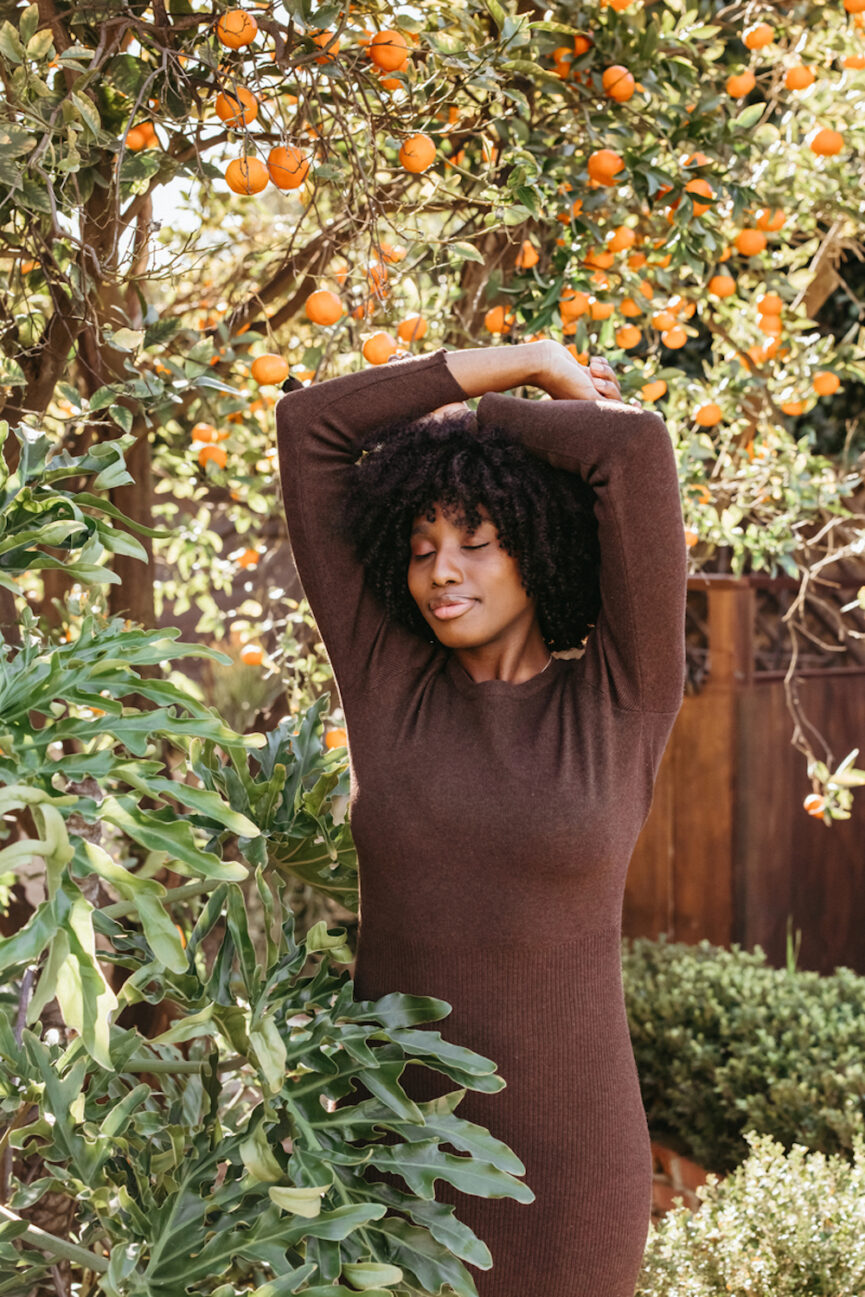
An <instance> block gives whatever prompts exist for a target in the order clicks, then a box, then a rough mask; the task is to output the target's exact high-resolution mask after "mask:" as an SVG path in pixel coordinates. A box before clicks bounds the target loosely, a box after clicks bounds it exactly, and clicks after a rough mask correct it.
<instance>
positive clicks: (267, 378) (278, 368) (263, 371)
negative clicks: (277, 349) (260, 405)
mask: <svg viewBox="0 0 865 1297" xmlns="http://www.w3.org/2000/svg"><path fill="white" fill-rule="evenodd" d="M250 373H251V374H252V377H253V378H254V379H255V381H256V383H284V382H285V380H286V379H287V378H288V362H287V361H285V360H283V358H282V356H277V355H275V354H274V353H273V352H268V353H267V354H266V355H264V356H256V358H255V360H254V361H253V362H252V368H251V370H250Z"/></svg>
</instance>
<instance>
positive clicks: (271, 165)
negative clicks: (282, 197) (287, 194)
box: [267, 144, 309, 189]
mask: <svg viewBox="0 0 865 1297" xmlns="http://www.w3.org/2000/svg"><path fill="white" fill-rule="evenodd" d="M308 172H309V159H308V158H306V157H304V155H303V154H302V153H301V151H300V149H296V148H294V146H293V145H291V144H289V145H285V144H277V146H276V148H273V149H271V150H270V152H269V153H268V155H267V173H268V175H269V176H270V178H271V180H272V181H273V183H274V184H275V185H276V187H277V189H298V188H299V187H300V186H301V185H302V184H303V182H304V180H306V177H307V173H308Z"/></svg>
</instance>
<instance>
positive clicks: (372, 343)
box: [361, 329, 397, 365]
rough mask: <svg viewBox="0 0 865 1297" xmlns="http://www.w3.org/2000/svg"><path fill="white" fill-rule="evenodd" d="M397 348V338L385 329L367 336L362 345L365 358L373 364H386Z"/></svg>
mask: <svg viewBox="0 0 865 1297" xmlns="http://www.w3.org/2000/svg"><path fill="white" fill-rule="evenodd" d="M396 350H397V345H396V339H395V338H394V337H392V336H391V334H389V333H385V332H384V330H383V329H380V330H379V331H378V333H374V334H373V335H372V337H370V338H367V340H366V342H365V343H364V344H363V346H362V347H361V351H362V353H363V358H364V360H368V361H369V363H370V364H371V365H383V364H385V362H386V361H388V360H390V358H391V356H392V355H393V353H394V352H395V351H396Z"/></svg>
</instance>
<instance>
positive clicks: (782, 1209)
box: [635, 1132, 865, 1297]
mask: <svg viewBox="0 0 865 1297" xmlns="http://www.w3.org/2000/svg"><path fill="white" fill-rule="evenodd" d="M746 1145H747V1147H748V1149H749V1151H750V1152H749V1156H748V1157H746V1159H745V1161H744V1162H742V1163H741V1164H740V1166H739V1167H737V1169H736V1170H735V1171H733V1172H732V1173H731V1174H730V1175H729V1176H728V1177H727V1178H726V1179H725V1180H723V1181H721V1182H718V1181H717V1180H716V1177H714V1176H711V1177H710V1179H709V1182H708V1183H707V1184H705V1185H703V1186H702V1187H701V1188H700V1189H698V1190H697V1193H698V1196H699V1197H700V1199H701V1200H702V1201H701V1206H700V1209H699V1211H697V1212H691V1211H690V1210H689V1209H688V1208H687V1207H679V1208H678V1209H677V1210H675V1211H671V1212H668V1213H667V1214H666V1215H665V1216H664V1217H663V1218H662V1219H661V1221H660V1222H659V1224H658V1225H657V1227H656V1228H653V1229H652V1230H651V1231H650V1234H649V1241H648V1244H647V1247H646V1252H645V1255H644V1257H643V1265H642V1269H641V1271H640V1277H639V1280H638V1282H637V1288H636V1293H635V1297H719V1294H727V1293H733V1294H735V1295H736V1297H817V1295H818V1294H825V1295H826V1297H861V1294H862V1293H863V1292H865V1230H863V1228H862V1222H863V1214H862V1212H863V1202H865V1143H863V1140H862V1137H861V1136H859V1135H857V1136H855V1138H854V1146H853V1150H852V1152H853V1159H852V1161H849V1160H848V1159H847V1158H846V1157H840V1156H834V1157H833V1156H829V1157H827V1156H825V1155H824V1154H822V1153H809V1152H808V1150H807V1149H806V1148H805V1147H804V1146H803V1145H802V1144H796V1145H794V1147H793V1148H792V1149H791V1150H790V1151H789V1153H788V1152H785V1150H784V1149H783V1148H782V1146H781V1145H780V1144H779V1143H778V1142H777V1141H776V1140H773V1139H772V1137H771V1136H770V1135H757V1134H755V1133H753V1132H750V1133H749V1134H748V1136H747V1137H746Z"/></svg>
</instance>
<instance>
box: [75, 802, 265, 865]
mask: <svg viewBox="0 0 865 1297" xmlns="http://www.w3.org/2000/svg"><path fill="white" fill-rule="evenodd" d="M100 817H101V818H102V819H103V820H107V821H108V823H109V824H114V825H115V826H116V827H117V828H118V829H122V830H123V832H124V833H127V834H128V835H129V837H130V838H132V839H133V841H135V842H138V843H139V844H140V845H141V846H142V847H146V848H147V850H148V851H167V852H168V854H169V857H171V858H172V860H173V864H172V868H173V869H175V871H176V872H178V873H185V872H187V871H186V870H185V869H178V868H177V866H178V865H179V864H181V863H182V864H184V865H186V866H187V867H188V869H189V870H190V871H191V872H192V874H193V875H194V876H195V877H201V878H216V879H227V880H229V881H233V882H239V881H240V880H241V879H243V878H246V876H247V874H248V872H249V871H248V870H247V869H246V867H245V866H244V865H241V864H238V863H236V862H234V861H232V860H220V858H219V856H216V855H214V854H213V853H212V852H210V851H203V850H202V849H201V848H200V847H199V846H198V845H197V843H196V841H195V838H194V837H193V835H192V826H191V825H190V824H189V823H188V822H187V821H186V820H174V821H173V823H170V824H166V823H165V821H163V820H160V819H157V817H156V816H155V815H152V814H150V813H148V812H147V811H145V810H143V809H142V808H141V807H140V806H135V805H130V803H129V801H128V800H126V799H124V801H123V802H121V801H120V800H119V799H118V798H116V797H110V796H109V797H106V798H105V799H104V800H103V802H102V804H101V806H100Z"/></svg>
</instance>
